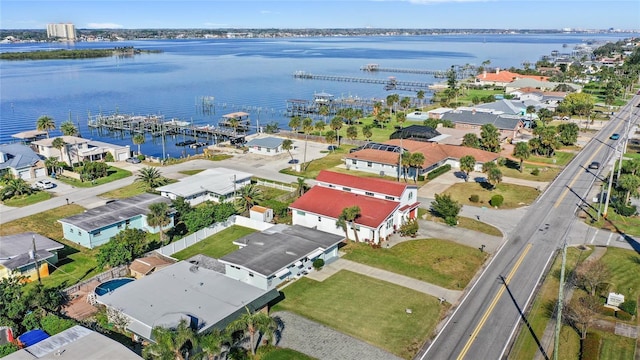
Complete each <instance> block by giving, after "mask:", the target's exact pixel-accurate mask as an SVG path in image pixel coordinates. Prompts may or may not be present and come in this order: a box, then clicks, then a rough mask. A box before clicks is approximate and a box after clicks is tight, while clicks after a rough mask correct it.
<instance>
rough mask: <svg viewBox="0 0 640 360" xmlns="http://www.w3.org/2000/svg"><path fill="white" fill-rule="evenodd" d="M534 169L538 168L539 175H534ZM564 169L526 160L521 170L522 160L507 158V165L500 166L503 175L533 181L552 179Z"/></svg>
mask: <svg viewBox="0 0 640 360" xmlns="http://www.w3.org/2000/svg"><path fill="white" fill-rule="evenodd" d="M534 169H538V171H539V173H538V175H533V174H532V172H533V170H534ZM561 170H562V169H561V168H560V167H553V166H544V165H542V166H541V165H538V164H530V163H527V162H526V161H525V162H524V170H523V171H522V172H520V162H519V161H514V160H507V164H506V165H505V166H501V167H500V171H502V176H505V177H511V178H516V179H523V180H531V181H544V182H547V181H552V180H553V179H555V178H556V176H558V174H559V173H560V171H561Z"/></svg>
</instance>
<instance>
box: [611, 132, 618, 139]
mask: <svg viewBox="0 0 640 360" xmlns="http://www.w3.org/2000/svg"><path fill="white" fill-rule="evenodd" d="M609 139H611V140H618V139H620V134H618V133H615V134H611V136H609Z"/></svg>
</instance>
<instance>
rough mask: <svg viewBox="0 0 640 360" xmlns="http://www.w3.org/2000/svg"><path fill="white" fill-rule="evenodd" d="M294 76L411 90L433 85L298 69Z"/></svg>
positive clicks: (387, 88) (390, 78) (427, 87)
mask: <svg viewBox="0 0 640 360" xmlns="http://www.w3.org/2000/svg"><path fill="white" fill-rule="evenodd" d="M293 77H294V78H297V79H312V80H329V81H345V82H359V83H367V84H380V85H384V86H385V90H394V89H399V90H409V91H412V90H414V89H420V90H428V89H429V87H430V86H431V85H432V84H430V83H426V82H421V81H405V80H398V79H396V78H395V77H389V78H388V79H372V78H359V77H351V76H336V75H318V74H312V73H308V72H305V71H296V72H294V73H293Z"/></svg>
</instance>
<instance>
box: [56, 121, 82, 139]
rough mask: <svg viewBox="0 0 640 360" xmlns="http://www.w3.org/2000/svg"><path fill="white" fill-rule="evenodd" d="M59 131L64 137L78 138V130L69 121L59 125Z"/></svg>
mask: <svg viewBox="0 0 640 360" xmlns="http://www.w3.org/2000/svg"><path fill="white" fill-rule="evenodd" d="M60 131H62V135H65V136H78V133H79V132H78V128H77V127H76V126H75V125H74V124H73V122H71V121H65V122H63V123H62V124H60Z"/></svg>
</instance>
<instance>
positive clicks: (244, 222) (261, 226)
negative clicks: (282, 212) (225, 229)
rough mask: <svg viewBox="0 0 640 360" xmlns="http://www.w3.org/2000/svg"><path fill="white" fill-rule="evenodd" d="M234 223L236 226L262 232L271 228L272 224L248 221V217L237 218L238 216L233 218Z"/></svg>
mask: <svg viewBox="0 0 640 360" xmlns="http://www.w3.org/2000/svg"><path fill="white" fill-rule="evenodd" d="M235 221H236V225H239V226H244V227H248V228H251V229H255V230H258V231H264V230H267V229H268V228H270V227H272V226H273V224H271V223H266V222H264V221H258V220H253V219H249V218H248V217H244V216H238V215H236V216H235Z"/></svg>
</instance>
